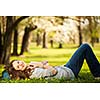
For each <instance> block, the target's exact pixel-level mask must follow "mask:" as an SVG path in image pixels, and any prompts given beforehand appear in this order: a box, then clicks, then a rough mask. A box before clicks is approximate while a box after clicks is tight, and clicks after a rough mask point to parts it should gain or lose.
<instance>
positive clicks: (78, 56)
mask: <svg viewBox="0 0 100 100" xmlns="http://www.w3.org/2000/svg"><path fill="white" fill-rule="evenodd" d="M84 59H86V62H87V64H88V66H89V69H90V71H91V73H92V74H93V76H94V77H100V64H99V62H98V60H97V58H96V56H95V55H94V53H93V51H92V49H91V47H90V46H89V45H88V44H82V45H81V46H80V47H79V48H78V50H77V51H76V52H75V53H74V54H73V56H72V57H71V59H70V60H69V61H68V63H67V64H66V65H65V66H66V67H68V68H70V69H71V70H72V71H73V72H74V74H75V76H76V77H77V76H78V73H79V72H80V70H81V67H82V65H83V62H84Z"/></svg>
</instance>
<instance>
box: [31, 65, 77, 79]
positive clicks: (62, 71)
mask: <svg viewBox="0 0 100 100" xmlns="http://www.w3.org/2000/svg"><path fill="white" fill-rule="evenodd" d="M54 68H55V69H56V70H57V74H56V75H53V74H52V69H51V68H49V69H43V68H35V70H34V71H33V72H32V75H31V76H30V79H32V78H41V77H43V78H57V79H61V78H65V79H74V78H75V76H74V73H73V72H72V70H71V69H70V68H67V67H64V66H55V67H54Z"/></svg>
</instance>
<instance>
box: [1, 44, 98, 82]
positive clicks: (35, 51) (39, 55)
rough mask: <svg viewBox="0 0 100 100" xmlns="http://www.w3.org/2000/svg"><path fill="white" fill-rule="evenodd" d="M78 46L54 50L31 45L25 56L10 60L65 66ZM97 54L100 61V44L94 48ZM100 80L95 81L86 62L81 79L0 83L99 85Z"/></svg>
mask: <svg viewBox="0 0 100 100" xmlns="http://www.w3.org/2000/svg"><path fill="white" fill-rule="evenodd" d="M77 48H78V47H77V45H72V44H67V45H64V46H63V48H62V49H58V48H57V45H55V47H54V48H50V47H49V48H48V49H42V48H41V47H36V46H35V44H31V46H30V52H28V53H24V55H23V56H17V57H16V56H11V58H10V60H13V59H18V60H23V61H25V62H26V63H29V62H30V61H43V60H48V62H49V63H50V65H52V66H57V65H63V64H65V63H66V62H67V61H68V60H69V59H70V57H71V56H72V54H73V53H74V52H75V50H77ZM92 49H93V51H94V53H95V54H96V57H97V59H98V60H99V61H100V44H95V47H93V48H92ZM3 67H4V65H0V76H1V73H2V71H3V70H4V68H3ZM99 82H100V79H94V77H93V76H92V74H91V73H90V71H89V68H88V65H87V64H86V61H84V64H83V67H82V69H81V71H80V73H79V78H78V79H75V80H65V79H52V80H50V79H49V80H46V79H43V78H40V79H25V80H2V79H1V80H0V83H99Z"/></svg>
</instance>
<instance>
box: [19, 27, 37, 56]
mask: <svg viewBox="0 0 100 100" xmlns="http://www.w3.org/2000/svg"><path fill="white" fill-rule="evenodd" d="M36 28H37V26H29V27H27V26H26V27H25V33H24V36H23V40H22V47H21V52H20V55H23V53H24V52H25V49H26V48H27V47H28V45H29V44H28V41H29V37H30V34H31V33H30V32H31V31H32V30H35V29H36Z"/></svg>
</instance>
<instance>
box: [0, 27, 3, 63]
mask: <svg viewBox="0 0 100 100" xmlns="http://www.w3.org/2000/svg"><path fill="white" fill-rule="evenodd" d="M2 51H3V45H2V33H1V25H0V62H1V56H2Z"/></svg>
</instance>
